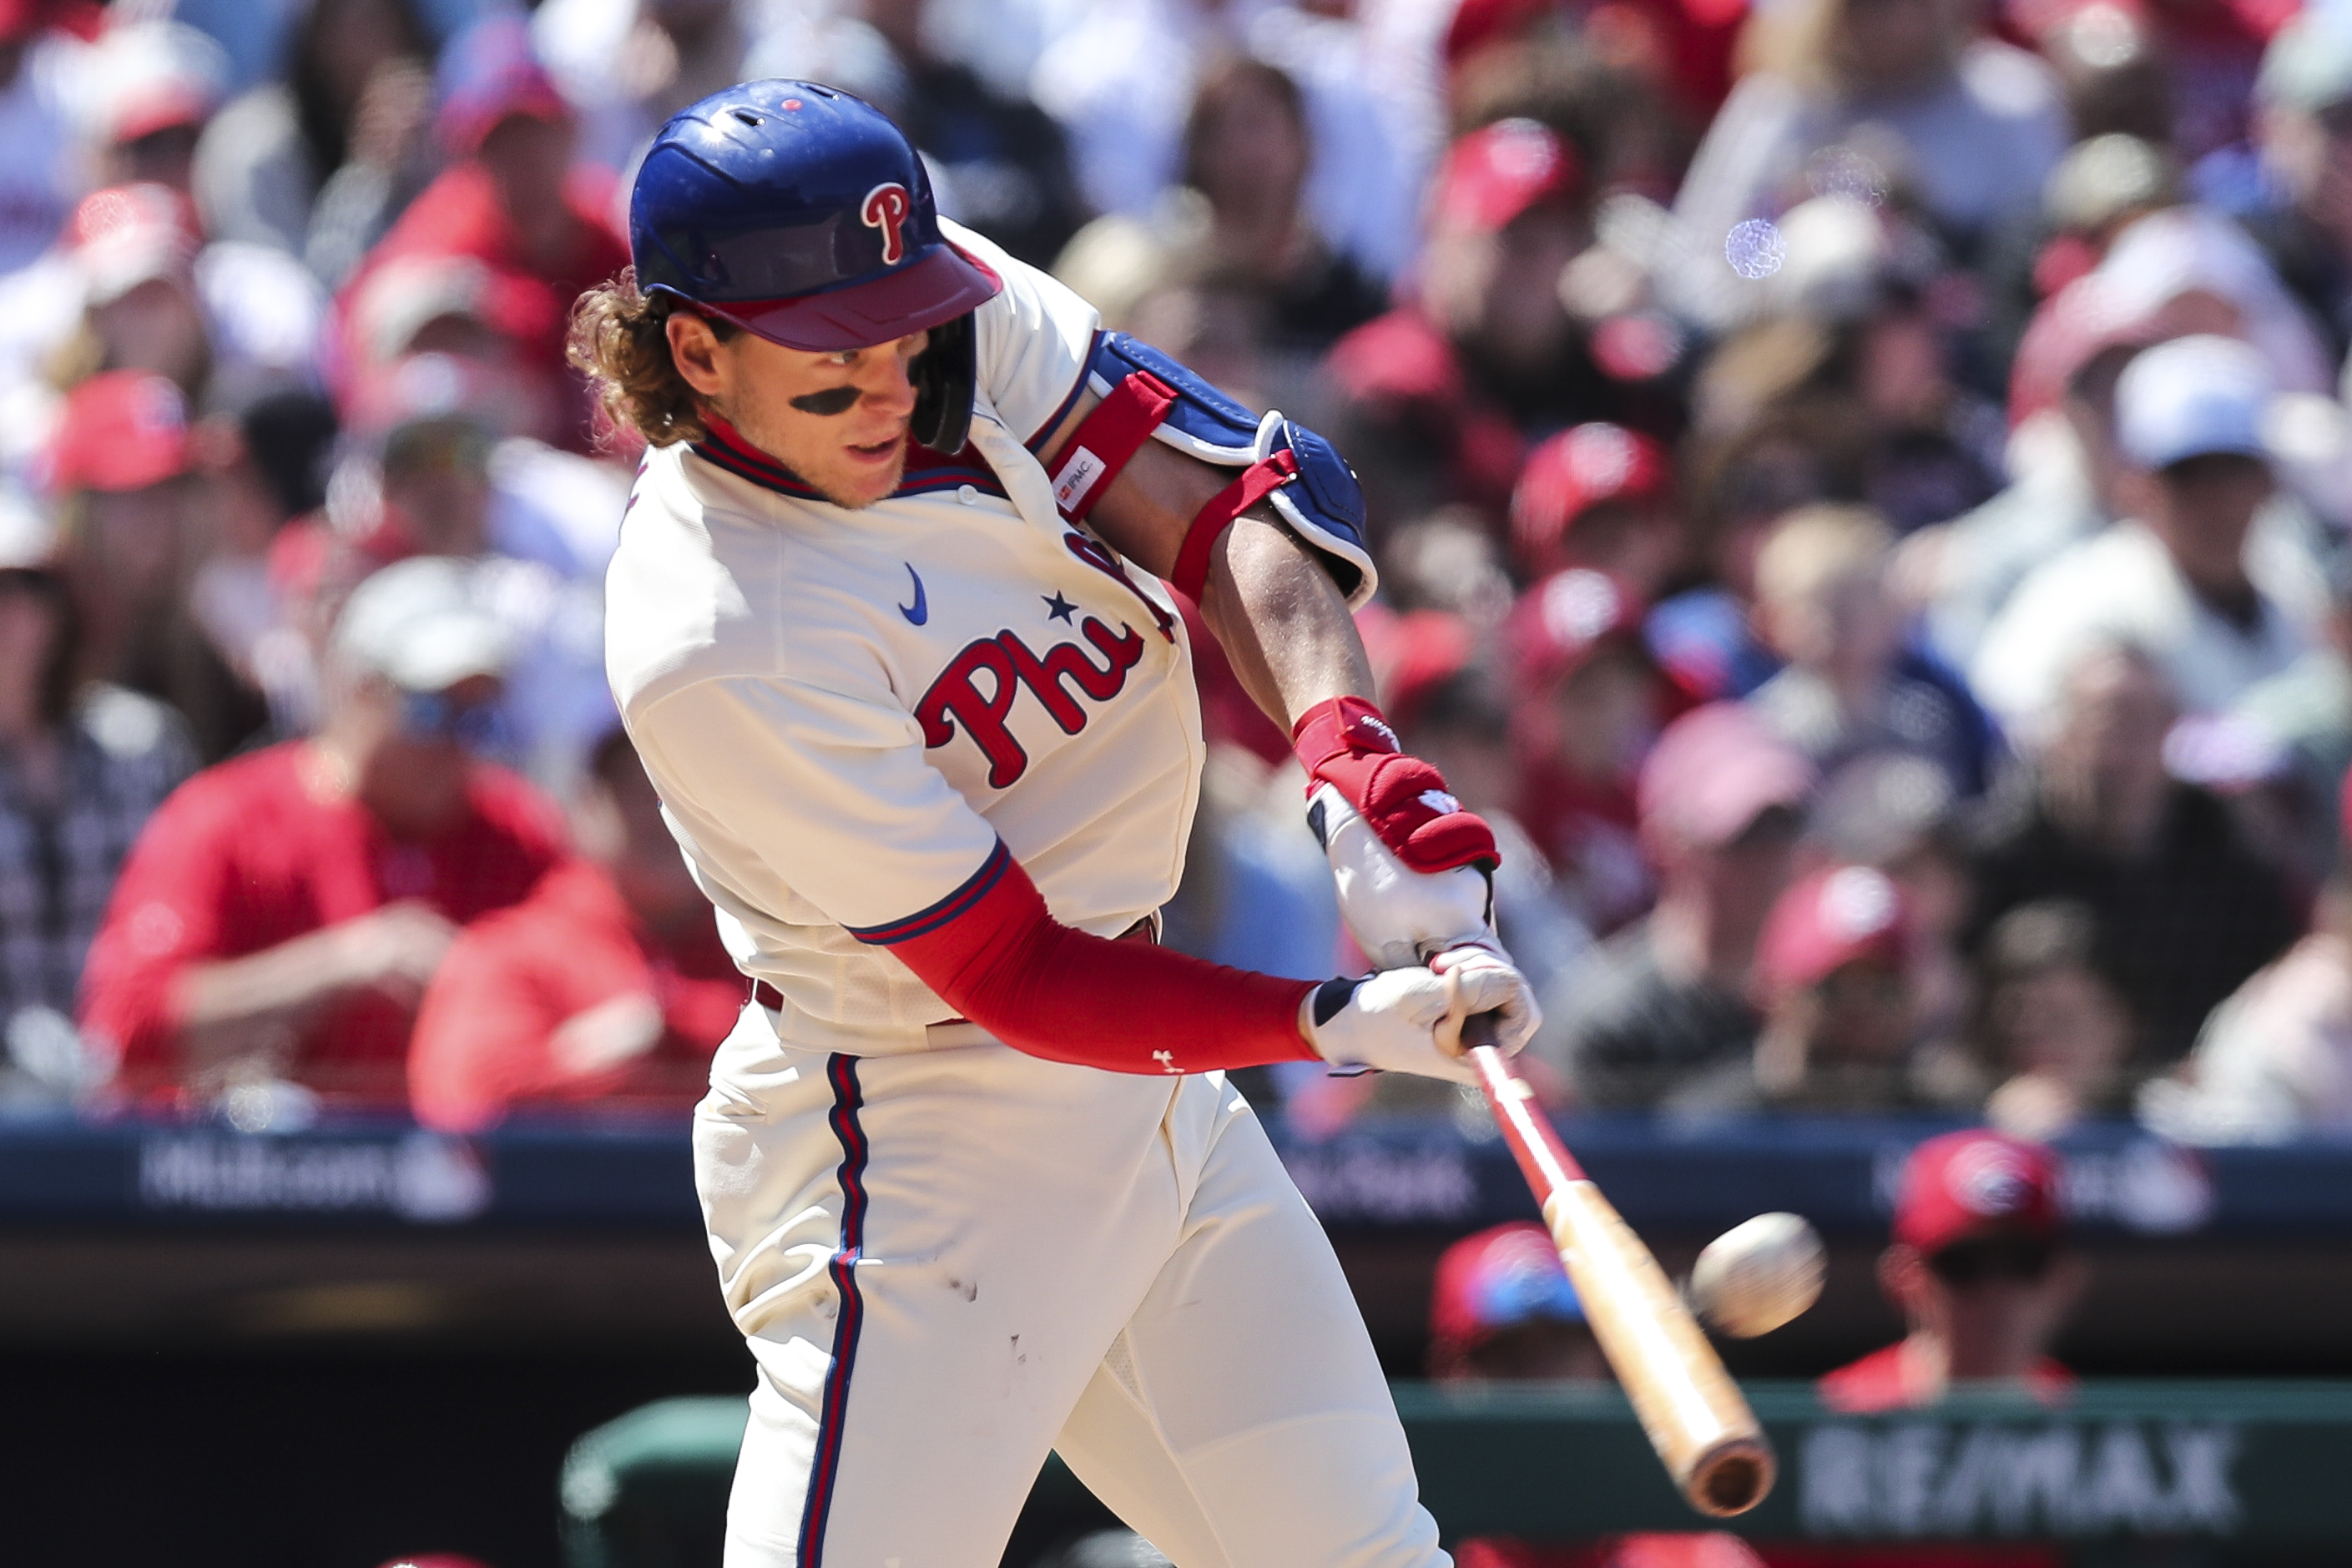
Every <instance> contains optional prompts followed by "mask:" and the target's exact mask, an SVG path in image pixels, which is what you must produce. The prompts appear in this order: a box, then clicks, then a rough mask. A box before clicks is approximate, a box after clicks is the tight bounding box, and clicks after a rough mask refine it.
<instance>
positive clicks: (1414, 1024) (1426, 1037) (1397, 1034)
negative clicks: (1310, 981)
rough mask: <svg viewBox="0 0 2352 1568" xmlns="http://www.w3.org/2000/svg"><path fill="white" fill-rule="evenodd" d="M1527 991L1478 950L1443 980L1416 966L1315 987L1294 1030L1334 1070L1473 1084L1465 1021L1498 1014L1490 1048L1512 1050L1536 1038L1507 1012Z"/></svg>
mask: <svg viewBox="0 0 2352 1568" xmlns="http://www.w3.org/2000/svg"><path fill="white" fill-rule="evenodd" d="M1449 956H1452V955H1449ZM1526 991H1527V981H1526V980H1525V979H1523V978H1521V977H1520V975H1519V972H1518V971H1517V969H1514V968H1512V967H1510V966H1509V965H1508V964H1506V963H1503V962H1502V961H1500V960H1499V959H1497V958H1496V957H1495V956H1493V955H1492V954H1489V953H1485V952H1480V953H1478V954H1477V955H1476V956H1475V958H1472V957H1469V956H1464V957H1461V958H1458V959H1456V960H1455V961H1454V963H1452V964H1450V965H1449V966H1448V967H1447V970H1446V972H1445V973H1444V974H1440V973H1439V972H1438V971H1436V970H1434V969H1424V968H1421V967H1417V966H1416V967H1407V968H1402V969H1383V970H1381V972H1380V973H1379V974H1376V975H1371V976H1368V977H1365V978H1363V979H1360V980H1354V981H1347V980H1334V981H1331V982H1329V983H1328V984H1326V985H1323V986H1319V987H1318V988H1316V989H1315V990H1313V991H1311V992H1309V993H1308V994H1307V999H1306V1001H1305V1002H1304V1003H1303V1004H1301V1006H1300V1008H1299V1020H1298V1024H1299V1030H1300V1032H1301V1033H1303V1034H1304V1035H1306V1037H1307V1043H1309V1044H1310V1045H1312V1046H1313V1047H1314V1048H1315V1053H1316V1054H1317V1055H1318V1056H1320V1057H1321V1058H1322V1059H1323V1060H1324V1061H1328V1062H1329V1063H1331V1064H1332V1065H1333V1066H1334V1067H1351V1068H1367V1067H1370V1068H1378V1069H1380V1070H1381V1071H1384V1072H1411V1073H1415V1074H1418V1075H1419V1076H1421V1077H1423V1078H1444V1079H1448V1080H1451V1081H1452V1082H1456V1083H1475V1082H1477V1081H1478V1075H1477V1073H1476V1071H1475V1070H1473V1069H1472V1067H1471V1066H1470V1063H1469V1062H1468V1061H1465V1060H1464V1058H1463V1055H1462V1023H1463V1020H1464V1019H1466V1018H1468V1017H1470V1016H1471V1015H1472V1014H1474V1013H1486V1012H1492V1013H1497V1014H1499V1015H1500V1016H1499V1017H1498V1018H1497V1019H1496V1031H1495V1032H1496V1044H1497V1045H1498V1046H1502V1047H1503V1048H1504V1049H1505V1050H1506V1051H1517V1050H1518V1049H1519V1048H1520V1047H1522V1046H1524V1045H1526V1044H1527V1042H1528V1036H1529V1035H1531V1034H1533V1033H1534V1032H1535V1030H1534V1026H1533V1024H1532V1023H1531V1022H1527V1021H1526V1020H1527V1019H1528V1014H1527V1013H1526V1012H1525V1011H1524V1010H1522V1011H1519V1012H1518V1013H1517V1017H1516V1018H1515V1016H1514V1013H1513V1012H1512V1011H1511V1010H1509V1009H1513V1008H1514V1007H1515V1005H1516V1004H1518V1003H1519V1002H1520V1001H1521V999H1522V998H1524V996H1525V993H1526ZM1522 1023H1525V1027H1519V1026H1520V1024H1522Z"/></svg>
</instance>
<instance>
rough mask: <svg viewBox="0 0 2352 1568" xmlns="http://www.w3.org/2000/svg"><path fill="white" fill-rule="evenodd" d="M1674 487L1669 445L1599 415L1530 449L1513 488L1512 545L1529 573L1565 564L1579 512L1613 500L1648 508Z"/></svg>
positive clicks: (1667, 494) (1585, 511) (1668, 494)
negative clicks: (1561, 557) (1565, 546)
mask: <svg viewBox="0 0 2352 1568" xmlns="http://www.w3.org/2000/svg"><path fill="white" fill-rule="evenodd" d="M1673 491H1674V473H1673V469H1672V467H1671V465H1669V463H1668V462H1667V459H1666V449H1665V448H1664V447H1663V446H1661V445H1659V444H1657V443H1656V442H1655V441H1653V440H1651V439H1650V438H1649V437H1648V436H1646V435H1643V434H1639V433H1638V432H1635V431H1631V430H1628V429H1626V428H1625V427H1624V426H1623V425H1622V424H1610V423H1604V422H1601V421H1598V420H1596V421H1594V422H1593V423H1590V424H1580V425H1576V426H1574V427H1573V428H1571V429H1568V430H1563V431H1561V432H1560V433H1559V434H1557V435H1554V436H1552V437H1550V438H1549V440H1546V441H1545V442H1543V443H1542V444H1540V445H1538V447H1537V448H1536V449H1535V450H1534V451H1533V452H1531V453H1529V454H1528V465H1527V466H1526V467H1525V468H1523V469H1521V470H1520V471H1519V482H1518V484H1517V486H1516V487H1514V488H1513V490H1512V491H1511V544H1512V547H1513V548H1514V549H1516V550H1517V552H1518V557H1519V564H1520V565H1521V566H1522V567H1524V568H1525V569H1526V570H1529V571H1549V570H1553V569H1554V568H1556V567H1557V566H1558V565H1559V554H1560V547H1561V545H1562V543H1563V542H1564V541H1565V540H1566V539H1567V538H1568V536H1569V534H1570V532H1572V531H1573V530H1574V528H1576V524H1577V521H1578V519H1579V518H1580V517H1583V516H1584V515H1585V514H1586V513H1587V512H1589V511H1591V509H1592V508H1593V507H1599V506H1602V505H1605V504H1607V503H1609V502H1612V501H1622V502H1626V503H1628V504H1631V505H1635V506H1646V505H1650V504H1653V503H1655V502H1659V501H1664V499H1666V498H1667V497H1669V496H1670V495H1671V494H1672V493H1673Z"/></svg>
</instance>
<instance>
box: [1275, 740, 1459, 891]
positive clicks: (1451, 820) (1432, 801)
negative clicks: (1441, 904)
mask: <svg viewBox="0 0 2352 1568" xmlns="http://www.w3.org/2000/svg"><path fill="white" fill-rule="evenodd" d="M1290 743H1291V746H1292V747H1293V749H1295V750H1296V751H1297V753H1298V760H1299V761H1300V762H1302V763H1304V764H1305V765H1306V767H1307V794H1308V795H1309V796H1312V795H1313V794H1314V793H1315V791H1316V789H1318V787H1319V786H1321V785H1324V784H1328V785H1330V786H1331V787H1332V788H1333V789H1337V790H1338V791H1339V794H1340V795H1341V796H1342V797H1344V798H1345V799H1346V800H1347V801H1348V803H1349V805H1350V806H1352V807H1354V808H1355V810H1356V812H1357V814H1358V815H1359V816H1360V817H1362V818H1363V819H1364V821H1366V822H1367V823H1369V824H1370V827H1371V829H1372V831H1373V832H1375V833H1377V834H1378V835H1379V836H1380V840H1381V842H1382V843H1383V844H1386V845H1387V846H1388V848H1389V851H1390V852H1391V853H1392V854H1394V855H1395V856H1396V857H1397V859H1399V860H1400V861H1402V862H1404V863H1405V865H1406V866H1407V867H1408V868H1409V869H1411V870H1413V871H1416V872H1420V873H1423V874H1429V873H1436V872H1443V871H1451V870H1453V869H1454V867H1456V866H1465V865H1475V866H1476V867H1478V868H1479V869H1480V870H1481V871H1484V872H1487V873H1492V872H1493V871H1494V869H1495V867H1496V865H1498V864H1500V863H1501V862H1502V858H1503V857H1502V853H1501V852H1500V851H1498V850H1496V847H1495V830H1494V829H1492V828H1490V827H1488V826H1487V825H1486V819H1485V818H1483V817H1481V816H1479V815H1477V814H1476V813H1475V812H1472V811H1465V810H1463V809H1462V802H1461V801H1459V800H1455V799H1454V796H1453V794H1452V793H1451V792H1450V791H1449V790H1448V789H1446V788H1445V779H1444V775H1442V774H1440V773H1439V772H1438V771H1437V769H1436V768H1433V767H1432V766H1431V765H1430V764H1429V763H1426V762H1423V760H1422V759H1421V758H1418V757H1407V756H1406V755H1405V754H1404V753H1403V752H1402V750H1400V749H1399V748H1398V747H1397V737H1396V731H1395V730H1393V729H1391V728H1390V727H1389V721H1388V720H1387V719H1385V718H1383V717H1381V710H1380V709H1379V708H1378V707H1376V706H1373V705H1372V704H1370V703H1369V702H1366V701H1365V700H1364V699H1363V698H1362V697H1333V698H1331V699H1329V700H1328V701H1327V702H1319V703H1317V704H1316V705H1315V706H1313V707H1311V708H1308V709H1307V711H1306V712H1305V713H1304V714H1302V715H1300V716H1299V719H1298V723H1297V726H1296V727H1294V728H1293V729H1292V730H1291V732H1290Z"/></svg>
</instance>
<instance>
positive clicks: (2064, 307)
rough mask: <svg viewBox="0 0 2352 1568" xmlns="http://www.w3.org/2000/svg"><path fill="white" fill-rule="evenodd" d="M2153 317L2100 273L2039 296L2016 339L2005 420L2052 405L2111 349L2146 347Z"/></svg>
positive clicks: (2013, 421) (2012, 420)
mask: <svg viewBox="0 0 2352 1568" xmlns="http://www.w3.org/2000/svg"><path fill="white" fill-rule="evenodd" d="M2154 330H2155V323H2154V322H2153V321H2151V320H2150V319H2149V316H2148V312H2147V311H2146V310H2143V309H2140V308H2137V306H2136V305H2135V304H2134V303H2133V302H2131V301H2129V300H2126V299H2124V298H2121V297H2120V295H2119V293H2118V291H2117V290H2116V288H2115V287H2112V285H2111V284H2110V283H2109V282H2108V280H2107V279H2106V278H2105V277H2104V276H2103V275H2101V274H2099V273H2096V272H2094V273H2090V274H2088V275H2087V276H2085V277H2078V278H2076V279H2075V280H2074V282H2072V283H2069V284H2068V285H2066V287H2063V288H2061V289H2060V290H2058V292H2057V293H2055V294H2053V295H2052V296H2051V297H2050V298H2047V299H2045V300H2043V301H2042V305H2041V307H2040V308H2038V309H2036V310H2035V311H2034V312H2033V319H2032V320H2030V321H2028V322H2027V323H2026V327H2025V336H2024V337H2023V338H2021V339H2020V340H2019V341H2018V345H2017V359H2016V361H2015V362H2014V363H2012V364H2011V367H2010V373H2009V423H2011V425H2016V424H2020V423H2023V422H2024V420H2025V418H2026V417H2027V416H2028V415H2029V414H2033V413H2040V412H2041V411H2042V410H2043V409H2048V408H2056V407H2057V406H2058V405H2059V403H2060V402H2062V401H2063V399H2064V397H2065V396H2066V388H2067V385H2068V383H2069V382H2073V381H2074V378H2075V376H2077V375H2078V374H2080V373H2081V372H2082V371H2083V368H2084V366H2086V365H2088V364H2089V363H2090V362H2091V361H2093V360H2095V359H2096V358H2098V357H2099V356H2100V355H2101V354H2103V353H2105V352H2106V351H2107V350H2109V349H2118V348H2144V347H2146V346H2147V344H2148V342H2150V341H2151V340H2152V334H2153V332H2154Z"/></svg>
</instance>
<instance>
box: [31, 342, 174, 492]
mask: <svg viewBox="0 0 2352 1568" xmlns="http://www.w3.org/2000/svg"><path fill="white" fill-rule="evenodd" d="M48 466H49V487H50V488H51V489H52V490H55V491H57V492H58V493H59V494H63V493H65V492H68V491H72V490H143V489H145V488H146V487H147V486H150V485H160V484H162V483H163V481H164V480H166V479H176V478H178V477H179V476H181V475H183V474H185V473H188V472H190V471H191V470H193V469H194V467H195V448H194V443H193V442H192V441H191V440H190V438H189V434H188V403H187V400H186V399H185V398H184V397H183V396H181V394H180V389H179V388H178V387H177V386H174V385H173V383H172V382H171V381H170V380H168V379H167V378H165V377H163V376H159V375H157V374H155V373H154V372H153V371H107V372H106V373H105V374H103V375H97V376H92V377H90V378H89V380H88V381H86V382H82V383H81V385H79V386H78V387H76V388H74V390H73V391H72V392H68V393H67V394H66V406H65V412H64V413H62V414H61V415H59V417H58V429H57V434H56V435H55V436H54V437H52V438H51V440H50V444H49V465H48Z"/></svg>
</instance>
